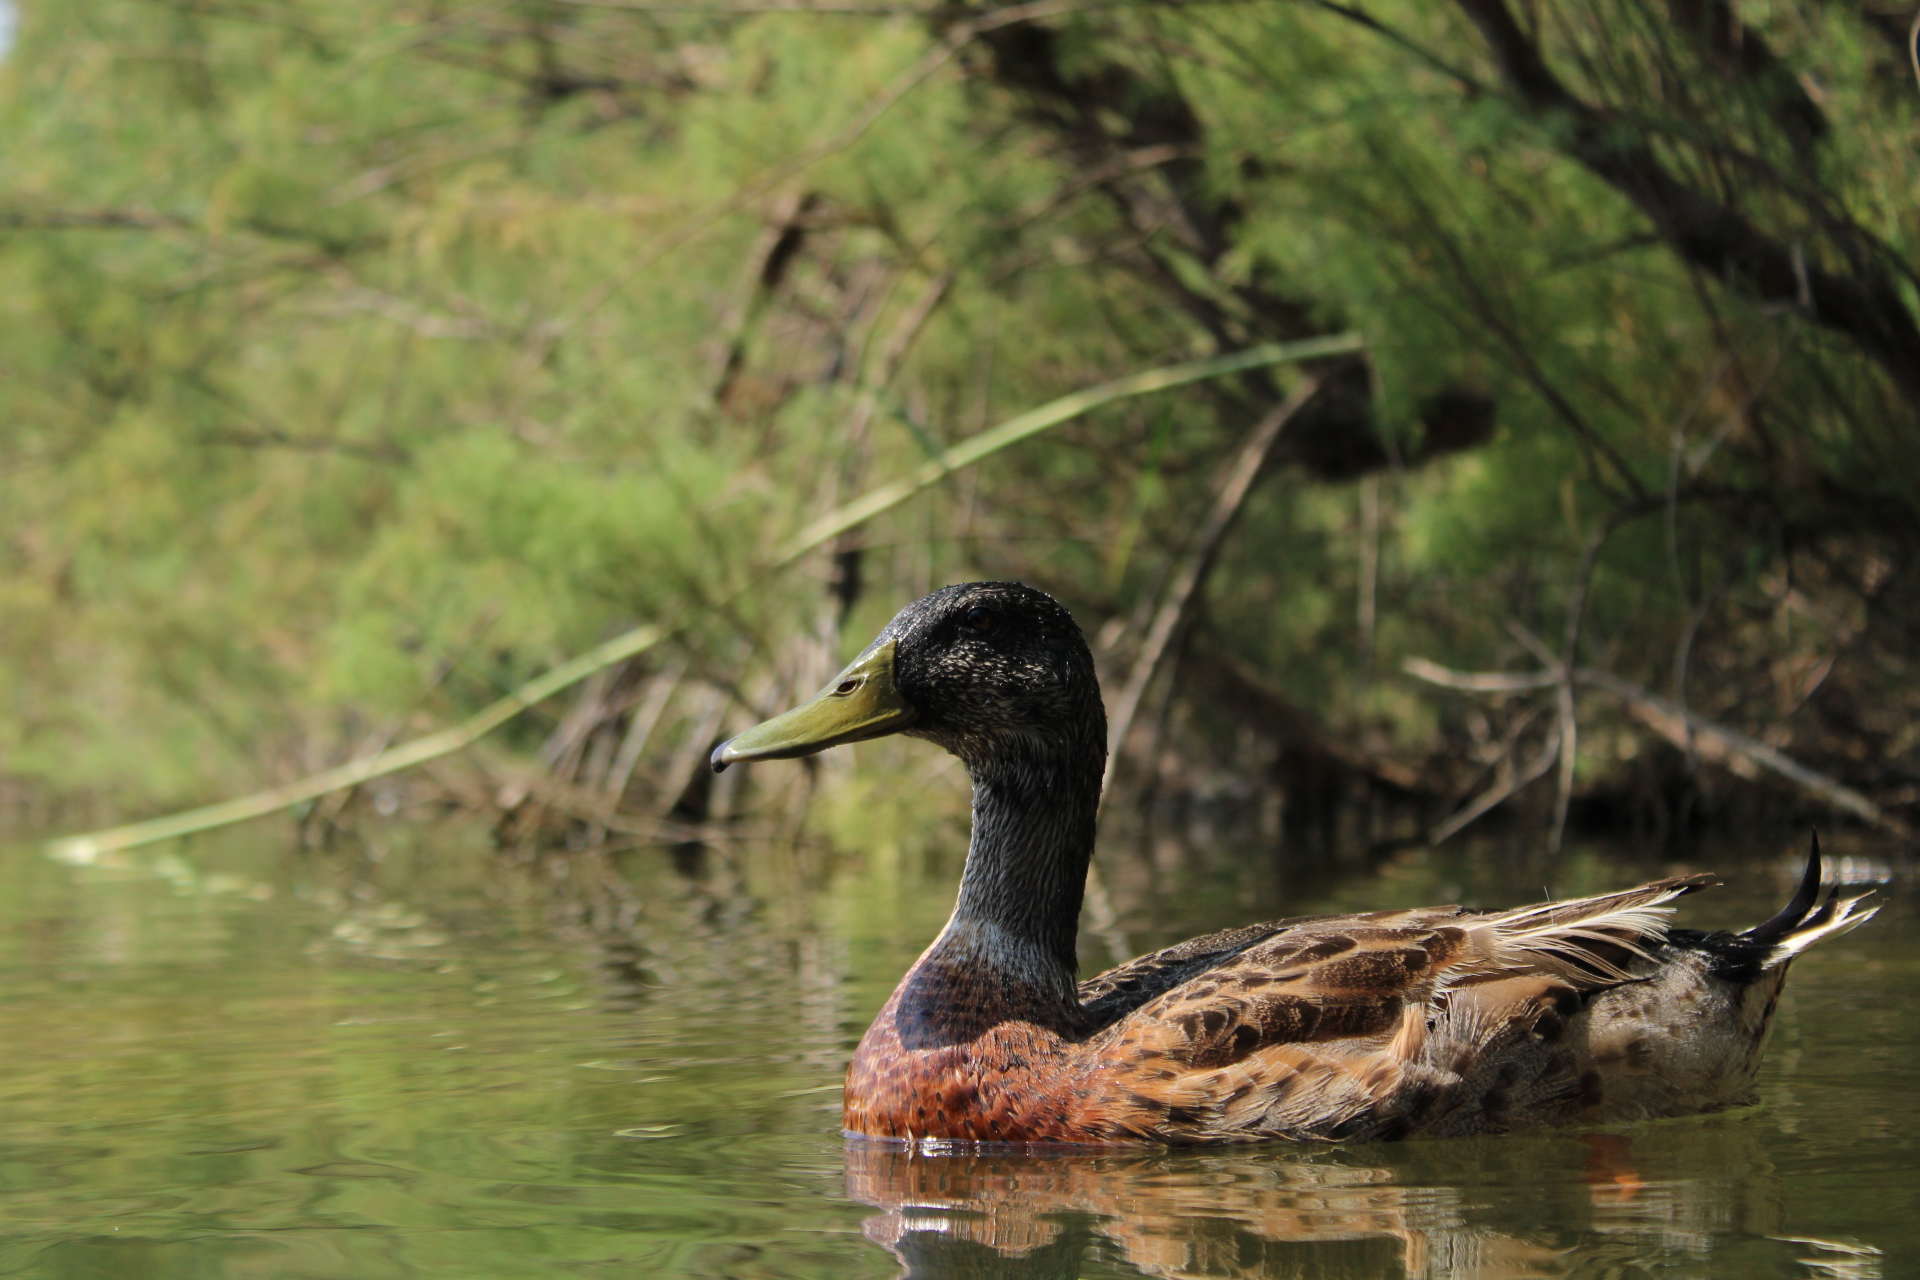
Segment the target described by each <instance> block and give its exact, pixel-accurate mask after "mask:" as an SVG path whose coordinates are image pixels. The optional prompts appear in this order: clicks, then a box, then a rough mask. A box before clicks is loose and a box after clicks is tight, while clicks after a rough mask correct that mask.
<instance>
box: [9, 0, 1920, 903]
mask: <svg viewBox="0 0 1920 1280" xmlns="http://www.w3.org/2000/svg"><path fill="white" fill-rule="evenodd" d="M1911 37H1912V32H1911V30H1910V23H1909V20H1908V19H1907V18H1905V17H1902V16H1900V15H1895V14H1893V13H1892V11H1891V10H1888V11H1886V12H1884V13H1883V12H1882V11H1881V10H1880V9H1878V8H1875V7H1873V6H1871V5H1857V6H1822V5H1814V4H1812V3H1810V2H1809V3H1793V4H1787V5H1785V6H1773V7H1770V8H1768V9H1766V10H1765V11H1764V12H1761V11H1760V10H1758V9H1748V8H1735V7H1733V6H1728V5H1721V4H1706V3H1697V2H1696V0H1659V3H1653V2H1651V0H1645V2H1643V0H1580V2H1573V0H1568V2H1565V3H1555V4H1549V5H1547V6H1545V7H1543V8H1541V7H1536V8H1528V9H1525V10H1524V11H1522V10H1520V9H1518V8H1516V7H1513V6H1511V5H1510V4H1509V3H1507V2H1506V0H1454V2H1453V3H1450V4H1445V5H1440V6H1422V5H1414V4H1411V3H1387V4H1380V5H1369V6H1366V7H1364V8H1357V7H1353V6H1347V5H1333V4H1303V5H1292V6H1269V7H1256V6H1241V5H1233V4H1197V5H1186V4H1170V3H1155V2H1140V3H1118V4H1105V3H1100V4H1089V3H1080V2H1077V0H1038V2H1037V3H1029V4H1022V5H1015V6H1009V7H992V6H977V7H974V6H966V5H961V6H942V7H938V8H923V7H917V6H909V7H892V6H864V5H849V6H822V5H802V6H786V5H730V4H720V3H715V4H707V5H698V4H693V5H684V6H680V5H667V6H662V5H652V4H647V3H633V4H625V3H621V4H612V3H608V4H601V3H593V4H587V3H576V2H574V0H509V2H508V3H505V4H500V3H482V2H481V0H434V2H433V3H426V4H420V5H414V6H398V7H396V6H392V5H380V4H375V3H372V2H371V0H288V2H287V3H284V4H279V5H275V6H272V7H271V9H270V10H269V9H257V10H256V9H253V8H249V7H246V6H239V7H234V6H208V5H201V4H198V3H184V4H183V3H172V2H168V3H163V2H161V0H88V2H87V3H83V4H79V5H67V6H57V5H52V4H42V3H35V2H34V0H21V3H20V4H19V5H18V24H17V28H16V30H15V34H14V42H13V45H12V47H11V49H10V50H8V51H7V52H6V54H5V56H4V59H3V60H0V112H4V114H5V119H6V122H7V123H8V125H9V126H10V128H9V136H10V137H12V138H14V139H15V143H14V144H13V145H12V146H11V147H10V149H9V152H8V154H7V155H6V156H5V157H4V158H0V320H3V321H4V331H5V335H6V336H5V337H4V338H0V620H4V624H3V625H0V691H4V693H5V700H4V701H0V806H4V810H5V812H0V821H3V820H5V819H6V813H8V812H10V813H12V814H13V815H14V821H15V823H16V824H18V823H22V822H30V823H31V824H32V825H34V826H36V827H39V828H43V829H44V828H46V827H54V828H56V829H59V830H64V831H68V832H72V831H76V830H78V829H81V828H84V827H87V826H99V827H102V828H108V827H110V826H111V824H113V823H115V822H123V821H124V820H126V819H128V818H131V817H135V816H137V815H140V814H154V813H169V812H175V817H174V818H173V819H170V820H155V821H150V822H145V823H135V824H133V825H132V826H130V827H124V828H119V829H115V830H103V831H101V832H96V833H95V834H94V835H93V836H92V837H89V838H88V839H90V840H91V843H71V842H70V843H67V844H65V845H62V846H59V847H60V849H61V850H62V853H63V856H67V857H69V858H71V859H76V860H82V861H84V860H86V859H87V858H89V857H95V856H99V855H100V854H101V853H103V852H106V851H110V850H111V849H114V848H118V847H125V846H126V845H128V844H130V843H133V842H136V841H139V840H143V839H158V838H164V837H165V836H168V835H177V834H183V833H186V832H189V831H193V830H199V829H204V828H205V827H206V826H207V825H209V824H210V823H211V822H213V821H219V820H233V819H238V818H241V817H246V816H260V815H263V814H265V813H269V812H277V811H280V810H282V809H286V808H288V807H290V806H291V807H293V808H294V812H295V815H296V817H297V820H298V827H299V832H300V838H301V839H302V840H303V841H304V842H306V843H309V844H312V843H321V842H325V841H327V840H329V839H331V838H333V837H334V836H335V835H336V834H339V833H342V832H351V831H352V829H353V825H354V823H355V821H356V816H357V815H358V814H360V813H362V812H366V813H370V814H373V815H376V816H387V815H390V814H392V813H395V812H399V811H401V810H409V811H419V812H433V811H441V812H444V811H449V810H457V811H464V812H470V813H473V814H475V815H478V816H479V817H481V818H482V819H483V820H484V821H485V822H487V823H489V824H491V825H492V827H493V828H494V829H495V830H496V832H497V833H498V836H499V838H500V839H501V840H502V841H503V842H504V843H506V844H508V845H513V846H520V845H537V846H541V847H552V848H568V849H579V848H585V847H589V846H598V845H600V844H602V843H603V842H605V841H606V840H608V839H609V838H610V836H620V837H622V838H636V839H650V840H665V841H674V840H685V839H695V838H717V837H719V836H720V835H723V834H724V833H727V832H743V831H748V830H753V831H768V830H775V829H778V830H787V831H791V830H797V829H799V828H800V826H801V824H802V823H803V821H804V822H805V823H806V824H807V826H808V828H809V829H811V830H813V831H816V832H819V833H821V834H823V835H824V836H825V837H826V838H828V839H830V840H833V841H836V842H845V843H849V844H852V843H859V842H863V841H868V840H871V839H876V838H883V837H884V838H886V839H906V840H911V839H913V838H914V837H913V836H912V834H911V833H912V832H913V831H915V830H917V829H920V828H928V827H933V826H940V825H942V824H947V825H951V824H954V823H958V822H959V821H961V820H962V817H963V815H964V795H963V794H962V790H963V789H961V788H958V787H957V785H956V786H948V785H947V783H948V781H950V779H946V778H944V775H940V774H938V773H937V771H936V772H935V773H933V774H930V773H929V772H928V770H929V765H928V763H927V761H926V760H925V759H924V758H922V757H921V756H918V755H915V754H913V753H912V752H911V751H909V750H905V749H902V748H900V747H899V746H897V745H882V744H872V745H867V746H862V747H861V748H860V749H859V750H858V752H856V753H836V754H835V755H834V756H832V757H825V758H822V759H820V760H817V761H815V762H813V763H812V764H810V765H809V766H808V767H806V768H804V769H796V770H792V771H790V773H788V774H784V775H782V776H781V777H779V778H775V777H774V776H772V774H771V773H770V772H769V773H768V774H767V775H766V776H764V777H762V776H759V775H757V774H752V773H750V771H737V772H735V773H731V774H729V775H727V776H724V777H721V778H718V779H716V778H714V777H713V776H711V775H710V774H708V773H707V772H706V771H705V770H704V769H702V768H701V767H700V766H701V762H702V761H703V760H704V757H705V753H706V751H707V750H708V749H709V748H710V747H711V745H712V744H713V742H714V741H716V740H717V739H719V738H720V737H723V736H725V734H726V733H727V732H728V731H729V729H730V728H731V727H736V726H738V725H741V724H744V723H747V722H749V721H751V720H753V719H755V718H758V717H759V716H761V715H763V714H764V713H765V712H767V711H768V710H770V709H773V708H775V707H777V706H779V705H785V704H787V703H789V702H790V701H792V700H793V698H794V697H795V696H796V695H801V694H804V693H806V692H809V691H810V690H811V689H812V688H814V687H816V686H817V685H818V684H819V683H820V682H821V681H822V680H824V679H825V678H826V676H827V675H828V674H830V673H831V672H832V671H833V670H835V669H836V668H837V667H838V666H839V664H840V662H841V660H842V659H843V658H844V657H845V656H847V655H846V652H845V646H846V644H847V643H848V642H849V641H850V640H851V639H852V638H854V637H857V636H859V635H864V634H866V633H868V632H869V631H871V629H872V628H873V626H875V625H877V623H878V622H879V621H883V620H884V618H885V617H886V616H888V615H890V614H891V613H892V611H893V610H894V609H895V608H897V607H898V606H899V605H900V604H902V603H904V602H905V601H906V600H909V599H912V598H915V597H917V596H918V595H920V594H924V592H925V591H926V590H928V589H930V588H931V587H934V586H937V585H940V584H941V583H943V582H947V581H959V580H966V579H977V578H1010V579H1019V580H1022V581H1026V582H1030V583H1032V584H1034V585H1036V586H1039V587H1042V588H1044V589H1046V590H1048V591H1049V592H1051V593H1053V594H1055V595H1056V596H1058V597H1059V598H1060V599H1061V600H1062V601H1063V602H1065V603H1066V604H1067V605H1068V606H1069V607H1070V608H1072V609H1073V610H1074V612H1075V614H1076V616H1077V617H1079V618H1080V620H1081V622H1082V624H1083V626H1085V627H1086V629H1087V631H1088V634H1089V636H1090V637H1092V638H1093V639H1094V641H1095V650H1096V655H1097V657H1098V659H1099V662H1100V664H1101V674H1102V678H1103V682H1104V684H1105V687H1106V691H1107V696H1108V705H1109V710H1110V712H1111V715H1112V725H1113V741H1112V743H1111V744H1110V745H1111V747H1112V751H1111V763H1110V769H1109V777H1108V788H1107V796H1108V805H1109V808H1111V807H1112V806H1114V805H1116V804H1124V805H1127V806H1134V807H1138V808H1141V809H1147V808H1151V807H1152V806H1154V805H1158V804H1166V803H1175V802H1179V803H1185V802H1189V801H1191V802H1196V803H1206V802H1210V801H1212V800H1218V799H1224V800H1227V801H1231V802H1233V803H1245V804H1248V805H1251V806H1253V807H1255V808H1259V809H1261V811H1262V813H1263V814H1264V815H1265V816H1264V817H1263V818H1262V826H1263V828H1264V827H1267V826H1271V827H1272V828H1273V830H1274V831H1275V833H1276V836H1277V838H1280V839H1283V840H1286V841H1299V842H1302V843H1303V844H1304V845H1305V846H1308V847H1315V846H1323V845H1329V844H1332V843H1341V842H1345V843H1356V842H1357V843H1358V844H1360V845H1363V846H1385V845H1389V844H1394V843H1406V842H1439V841H1443V840H1446V839H1449V838H1451V837H1453V836H1454V835H1455V834H1457V833H1459V832H1462V831H1465V830H1467V829H1469V828H1470V827H1472V826H1474V825H1475V824H1478V823H1484V822H1492V821H1503V820H1504V821H1509V822H1516V823H1520V824H1523V825H1524V826H1525V827H1526V828H1527V829H1528V830H1532V831H1537V832H1538V833H1539V838H1540V839H1541V841H1542V842H1543V843H1544V844H1545V845H1546V846H1547V847H1549V848H1554V849H1557V848H1559V847H1560V845H1561V844H1562V842H1563V841H1564V840H1565V839H1566V837H1567V833H1568V832H1569V831H1570V830H1573V829H1577V828H1584V829H1593V830H1598V829H1603V828H1605V829H1612V830H1616V831H1623V832H1631V833H1633V834H1634V835H1635V836H1636V837H1637V838H1639V839H1641V840H1643V841H1646V842H1649V843H1653V844H1659V843H1662V842H1665V841H1667V840H1669V839H1673V838H1677V837H1684V836H1685V835H1686V834H1687V833H1690V832H1695V831H1699V830H1702V829H1705V828H1709V827H1721V828H1729V827H1738V826H1741V825H1743V824H1750V823H1753V822H1755V821H1760V820H1772V819H1774V818H1783V817H1787V816H1793V817H1796V818H1799V817H1814V816H1818V817H1819V818H1820V819H1821V820H1822V821H1828V820H1834V819H1838V820H1843V821H1847V822H1852V823H1859V824H1862V825H1864V826H1868V827H1872V828H1875V829H1877V830H1878V831H1880V832H1884V833H1886V834H1889V835H1892V836H1894V837H1896V838H1900V839H1906V838H1908V837H1910V835H1911V833H1912V829H1913V826H1914V824H1915V823H1916V822H1920V729H1916V728H1915V726H1916V725H1920V685H1916V682H1915V681H1914V680H1913V678H1912V676H1913V655H1914V653H1915V649H1916V640H1917V639H1920V489H1916V487H1915V486H1914V485H1913V483H1912V479H1911V478H1912V476H1914V475H1915V474H1920V321H1917V320H1916V315H1917V314H1920V202H1916V201H1915V200H1914V199H1913V198H1912V193H1913V191H1914V189H1915V184H1916V183H1917V182H1920V148H1916V147H1915V146H1914V143H1915V141H1916V140H1920V85H1917V84H1916V75H1917V74H1920V64H1916V63H1915V62H1914V58H1915V57H1916V56H1917V55H1916V54H1915V53H1914V51H1913V49H1912V45H1911ZM1352 335H1364V337H1365V343H1364V346H1362V344H1361V341H1360V339H1359V338H1357V337H1354V336H1352ZM1282 353H1284V354H1282ZM1282 362H1287V363H1291V364H1294V365H1296V366H1297V372H1283V371H1280V370H1279V365H1280V364H1281V363H1282ZM1140 370H1145V371H1146V372H1132V371H1140ZM1183 371H1184V372H1183ZM1075 388H1091V390H1086V391H1075V390H1074V389H1075ZM1176 388H1177V390H1176ZM1150 392H1153V393H1157V394H1148V393H1150ZM1033 405H1039V406H1042V407H1041V408H1039V409H1032V410H1028V411H1026V412H1021V410H1022V409H1023V408H1024V407H1025V406H1033ZM995 423H998V424H999V425H998V426H994V425H993V424H995ZM1016 442H1017V443H1019V445H1020V447H1019V448H1017V449H1013V448H1009V447H1008V446H1009V445H1012V444H1014V443H1016ZM887 477H904V479H901V480H898V481H895V482H893V483H883V481H885V480H886V478H887ZM908 499H911V500H910V501H909V500H908ZM795 530H799V531H800V532H798V533H795V532H794V531H795ZM776 568H777V569H778V570H779V572H774V571H773V570H774V569H776ZM400 770H405V772H404V773H402V772H399V771H400ZM220 796H238V797H242V799H239V800H234V801H225V802H221V803H218V804H212V805H209V801H211V800H214V799H215V798H216V797H220ZM193 810H199V812H198V813H197V814H196V813H192V812H187V811H193ZM1268 810H1271V812H1268ZM176 811H179V812H176ZM804 815H811V816H810V817H806V816H804ZM39 833H40V832H36V834H39ZM1095 902H1096V906H1097V902H1098V889H1097V886H1096V893H1095Z"/></svg>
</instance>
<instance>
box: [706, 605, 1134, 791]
mask: <svg viewBox="0 0 1920 1280" xmlns="http://www.w3.org/2000/svg"><path fill="white" fill-rule="evenodd" d="M892 733H904V734H907V735H909V736H911V737H915V738H925V739H927V740H928V741H930V742H933V743H936V744H938V745H939V746H942V747H945V748H946V749H947V750H949V751H951V752H953V753H954V754H955V755H957V756H959V757H960V758H961V760H962V761H964V762H966V764H967V765H968V767H969V768H977V767H978V766H982V765H986V764H988V763H990V762H992V761H994V760H996V759H1002V758H1006V757H1008V756H1010V755H1012V756H1023V755H1027V754H1029V752H1030V750H1031V749H1042V750H1045V749H1051V750H1054V751H1061V750H1064V751H1067V752H1070V753H1072V754H1074V755H1077V756H1080V757H1083V758H1084V757H1085V756H1087V755H1089V754H1092V755H1094V756H1095V764H1094V768H1095V770H1096V771H1097V770H1098V767H1099V760H1100V758H1102V757H1103V756H1104V752H1105V736H1106V718H1105V713H1104V712H1103V711H1102V709H1101V705H1100V685H1099V681H1098V679H1097V677H1096V676H1095V675H1094V669H1093V656H1092V654H1090V653H1089V652H1088V650H1087V642H1086V639H1085V637H1083V636H1082V635H1081V634H1080V628H1079V627H1078V626H1077V625H1076V624H1075V623H1074V621H1073V616H1072V615H1071V614H1069V613H1068V612H1067V611H1066V609H1065V608H1063V607H1062V606H1061V605H1060V603H1059V602H1058V601H1056V600H1055V599H1054V598H1053V597H1052V596H1049V595H1047V594H1046V593H1045V592H1044V591H1036V590H1034V589H1033V588H1032V587H1028V586H1023V585H1021V584H1020V583H1017V582H969V583H963V584H961V585H959V586H952V587H942V588H941V589H940V590H938V591H936V592H934V593H933V594H932V595H930V596H926V597H924V598H922V599H920V600H916V601H914V602H913V603H912V604H910V605H908V606H907V607H906V608H904V609H902V610H901V611H900V612H899V613H898V614H896V615H895V616H894V619H893V621H892V622H889V623H888V624H887V625H886V629H885V630H883V631H881V633H880V634H879V636H877V637H876V638H875V639H874V641H873V643H872V644H870V645H868V646H867V647H866V649H865V651H864V652H862V653H861V654H860V656H859V657H857V658H855V659H854V660H853V661H852V662H851V663H850V664H848V666H847V669H846V670H844V671H842V672H841V673H840V674H839V675H837V676H835V677H834V678H833V679H832V680H831V681H830V682H829V683H828V684H827V687H826V688H825V689H822V690H821V691H820V693H819V694H818V695H817V696H816V697H814V698H813V699H812V700H811V701H809V702H806V703H804V704H802V705H801V706H798V707H795V708H794V709H793V710H792V711H789V712H787V713H786V714H785V715H781V716H776V717H775V718H773V719H772V720H768V721H767V722H766V723H764V724H760V725H756V726H754V727H753V728H751V729H749V730H747V731H746V732H745V733H743V734H741V735H740V736H739V737H737V738H734V739H732V740H731V741H729V742H725V743H722V744H721V745H720V746H719V747H718V748H716V749H715V751H714V753H713V759H712V763H713V767H714V769H715V770H720V769H724V768H726V767H727V766H728V765H730V764H735V763H738V762H740V761H743V760H787V759H792V758H794V757H796V756H806V755H812V754H813V753H814V752H816V751H824V750H826V749H827V748H828V747H834V746H839V745H840V744H841V743H845V742H863V741H865V740H867V739H869V738H879V737H884V736H886V735H887V734H892ZM1023 745H1024V746H1025V747H1026V748H1028V749H1029V750H1021V747H1022V746H1023Z"/></svg>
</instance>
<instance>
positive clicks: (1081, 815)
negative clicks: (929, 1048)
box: [922, 726, 1106, 1028]
mask: <svg viewBox="0 0 1920 1280" xmlns="http://www.w3.org/2000/svg"><path fill="white" fill-rule="evenodd" d="M967 754H968V755H972V754H973V753H967ZM965 758H966V757H965V756H963V759H965ZM1105 761H1106V748H1105V743H1104V742H1103V741H1102V735H1101V734H1100V732H1099V731H1098V728H1097V726H1096V727H1093V731H1092V732H1089V733H1074V734H1069V735H1063V736H1061V737H1059V738H1040V737H1021V738H1018V739H1016V740H1014V741H1012V742H1007V741H1001V742H999V743H996V744H995V746H994V749H993V751H992V752H991V753H990V755H989V754H986V753H982V754H981V755H980V756H978V757H976V758H974V759H969V760H967V766H968V768H967V771H968V773H969V774H971V775H972V777H973V843H972V845H971V847H970V848H969V849H968V850H967V868H966V871H965V873H964V874H963V875H962V877H961V880H960V897H959V901H958V902H957V903H956V904H955V905H954V909H953V918H952V919H950V920H949V921H948V922H947V927H946V929H945V930H944V931H943V932H942V933H941V935H940V937H939V938H938V939H937V940H936V941H935V942H934V944H933V946H932V948H930V949H929V950H928V952H927V954H926V956H925V957H924V959H923V960H922V964H923V965H924V966H929V967H938V968H940V969H942V970H945V971H947V972H949V973H951V974H954V975H955V976H961V975H964V976H965V978H966V979H969V980H974V981H979V982H986V983H992V984H994V989H995V990H997V991H1001V992H1004V993H1005V996H1006V999H1007V1002H1008V1003H1009V1004H1010V1005H1014V1006H1018V1007H1020V1008H1022V1009H1029V1007H1030V1009H1029V1012H1028V1014H1027V1016H1032V1017H1037V1018H1041V1019H1043V1020H1046V1021H1053V1020H1055V1019H1058V1020H1059V1021H1060V1022H1061V1024H1062V1026H1063V1028H1064V1026H1065V1025H1066V1024H1070V1023H1071V1022H1072V1021H1073V1019H1074V1014H1075V1011H1076V1010H1077V1009H1078V1007H1079V1002H1078V1000H1077V998H1076V996H1075V994H1074V969H1075V967H1076V962H1075V956H1074V935H1075V933H1076V932H1077V931H1078V928H1079V921H1080V899H1081V895H1082V893H1083V892H1084V891H1085V889H1086V882H1087V864H1088V862H1089V860H1090V859H1091V858H1092V856H1093V842H1094V823H1095V818H1096V817H1097V815H1098V812H1099V808H1100V775H1101V771H1102V768H1103V767H1104V765H1105Z"/></svg>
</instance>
